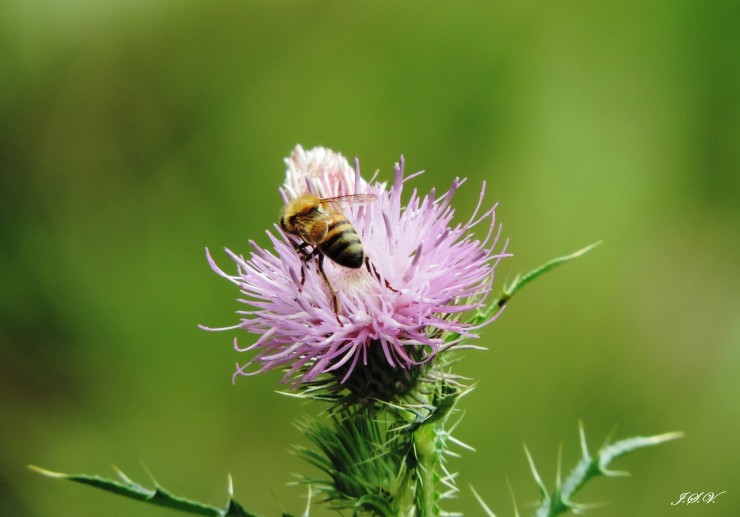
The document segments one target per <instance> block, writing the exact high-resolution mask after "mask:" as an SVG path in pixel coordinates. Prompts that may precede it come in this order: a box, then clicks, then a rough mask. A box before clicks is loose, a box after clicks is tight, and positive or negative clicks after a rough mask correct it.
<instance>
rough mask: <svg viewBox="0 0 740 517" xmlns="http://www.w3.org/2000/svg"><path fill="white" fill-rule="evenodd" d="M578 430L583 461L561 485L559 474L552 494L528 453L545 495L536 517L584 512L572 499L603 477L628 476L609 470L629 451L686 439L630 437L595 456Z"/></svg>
mask: <svg viewBox="0 0 740 517" xmlns="http://www.w3.org/2000/svg"><path fill="white" fill-rule="evenodd" d="M579 430H580V435H581V453H582V457H581V460H580V461H579V462H578V464H577V465H576V466H575V467H574V468H573V470H572V471H571V473H570V474H569V475H568V477H567V478H566V479H565V481H563V482H562V483H561V482H560V472H559V471H558V475H557V482H556V486H555V489H554V490H553V491H552V493H548V491H547V489H546V488H545V485H544V483H543V482H542V479H541V478H540V475H539V474H538V473H537V469H536V468H535V466H534V460H533V459H532V456H531V455H530V454H529V451H527V458H528V459H529V464H530V468H531V469H532V474H533V475H534V478H535V480H536V482H537V485H538V486H539V488H540V492H541V494H542V503H541V504H540V506H539V507H538V508H537V511H536V512H535V517H555V516H556V515H560V514H563V513H567V512H570V511H572V512H574V513H579V512H580V511H583V510H585V509H586V506H585V505H580V504H577V503H574V502H573V496H574V495H575V494H576V492H578V490H580V489H581V488H582V487H583V486H584V485H585V484H586V483H587V482H588V481H589V480H591V479H593V478H594V477H597V476H600V475H605V476H620V475H622V476H623V475H627V474H626V473H625V472H618V471H610V470H608V469H607V467H608V466H609V464H610V463H611V462H612V461H614V460H615V459H617V458H618V457H620V456H622V455H623V454H626V453H628V452H631V451H634V450H637V449H641V448H643V447H650V446H653V445H658V444H661V443H663V442H667V441H670V440H675V439H677V438H681V437H682V436H683V434H682V433H666V434H661V435H656V436H647V437H644V436H637V437H634V438H627V439H625V440H620V441H618V442H616V443H613V444H611V445H607V446H605V447H603V448H602V449H601V450H600V451H599V452H598V453H597V454H596V456H594V457H592V456H591V455H590V454H589V452H588V447H587V445H586V435H585V432H584V431H583V426H581V427H580V429H579ZM525 450H526V449H525ZM558 470H559V469H558Z"/></svg>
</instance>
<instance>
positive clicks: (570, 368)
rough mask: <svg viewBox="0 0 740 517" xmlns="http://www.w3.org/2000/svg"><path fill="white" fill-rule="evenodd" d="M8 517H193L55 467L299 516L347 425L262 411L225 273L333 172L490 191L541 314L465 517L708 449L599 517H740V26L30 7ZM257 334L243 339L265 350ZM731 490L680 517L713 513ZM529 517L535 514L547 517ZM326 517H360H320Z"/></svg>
mask: <svg viewBox="0 0 740 517" xmlns="http://www.w3.org/2000/svg"><path fill="white" fill-rule="evenodd" d="M0 12H1V15H0V116H1V117H2V119H1V120H0V131H1V133H2V145H1V146H0V159H1V164H2V180H1V181H2V184H1V186H2V199H1V206H0V224H1V225H2V235H1V236H0V238H1V239H2V245H1V246H0V260H1V262H0V266H1V267H0V281H1V284H2V292H3V296H2V303H3V307H2V331H1V333H0V346H2V362H1V363H0V364H1V365H2V372H1V375H0V387H1V389H2V392H1V400H2V415H0V430H1V431H2V435H1V436H2V443H1V444H0V467H1V468H2V470H1V471H0V514H1V515H29V516H98V515H102V514H105V515H107V516H114V517H115V516H128V515H142V516H153V517H155V516H160V515H161V516H164V515H174V513H172V512H171V511H170V510H163V509H157V508H149V507H146V506H144V505H141V504H140V503H136V502H130V501H127V500H124V499H119V498H116V497H115V496H113V495H109V494H106V493H103V492H98V491H96V490H94V489H91V488H86V487H81V486H75V485H72V484H68V483H62V482H55V481H51V480H49V479H46V478H43V477H41V476H39V475H37V474H34V473H32V472H30V471H28V470H27V469H26V464H28V463H33V464H37V465H41V466H44V467H47V468H50V469H54V470H61V471H67V472H87V473H100V474H106V475H108V474H109V473H111V470H110V464H111V463H115V464H116V465H117V466H119V467H120V468H121V469H123V470H124V471H125V472H127V473H128V474H129V475H130V476H132V477H133V478H134V479H136V480H139V481H142V482H146V481H147V480H148V479H149V477H148V474H147V470H148V471H151V473H152V475H153V476H154V477H155V478H156V479H157V481H159V482H160V483H161V484H162V485H163V486H165V487H168V488H170V489H172V490H173V491H175V492H176V493H178V494H182V495H187V496H189V497H193V498H196V499H199V500H205V501H207V502H211V503H214V504H221V503H222V502H223V501H224V500H225V497H226V496H225V490H226V479H227V474H228V473H231V474H232V476H233V478H234V484H235V491H236V496H237V497H238V499H240V500H241V501H242V502H243V504H244V505H245V506H246V507H247V508H248V509H250V510H251V511H254V512H257V513H260V514H263V515H265V516H269V515H278V512H279V511H280V510H286V511H291V512H295V513H298V512H300V511H301V509H302V508H303V505H304V498H305V491H304V490H303V489H302V488H297V487H290V486H287V485H286V483H287V482H289V481H291V480H292V479H293V477H292V473H306V472H313V471H312V470H311V468H310V467H309V466H307V465H303V464H302V463H301V462H300V461H299V460H298V459H297V458H296V457H295V456H293V455H292V454H291V453H290V452H289V448H290V446H291V444H294V443H303V441H302V437H301V436H300V434H299V433H298V431H297V430H296V429H295V428H294V427H293V422H294V421H295V420H296V419H297V418H299V417H301V416H303V415H311V414H315V413H316V412H317V411H318V410H319V409H320V408H319V407H316V406H311V405H302V404H300V403H298V402H297V401H295V400H293V399H290V398H287V397H284V396H281V395H278V394H276V393H275V391H276V390H277V389H279V388H280V386H279V385H278V381H279V377H280V376H279V374H277V373H276V374H270V375H264V376H261V377H260V378H250V379H246V378H241V379H239V380H238V382H237V383H236V385H235V386H234V385H232V384H231V374H232V372H233V365H234V363H235V362H236V361H242V362H243V361H244V360H245V359H246V358H245V356H244V355H242V354H237V353H236V352H234V351H233V350H232V348H231V339H232V338H233V336H234V335H235V334H234V333H206V332H203V331H200V330H198V329H197V328H196V325H197V324H198V323H203V324H207V325H211V326H227V325H231V324H232V323H234V322H235V320H236V317H235V315H234V311H235V310H237V308H238V307H239V305H238V304H237V303H236V301H235V299H236V297H237V292H236V290H235V289H234V288H233V286H231V285H230V284H228V283H227V282H226V281H224V280H223V279H220V278H218V277H217V276H216V275H215V274H213V273H212V272H211V271H210V269H209V268H208V265H207V264H206V261H205V257H204V248H205V247H206V246H208V247H210V248H211V249H213V250H215V252H216V253H215V254H216V256H217V257H219V258H220V261H221V263H223V264H224V265H225V266H226V265H227V261H226V260H225V257H224V256H223V255H222V254H221V252H220V249H221V248H222V247H229V248H231V249H234V250H238V251H245V252H246V251H247V250H248V245H247V239H250V238H251V239H255V240H256V241H258V242H259V243H262V244H265V243H266V242H267V239H266V237H265V234H264V230H265V229H266V228H270V227H271V226H272V224H273V223H274V222H275V221H276V214H277V212H278V210H279V203H280V201H279V197H278V195H277V192H276V188H277V186H278V185H279V184H280V182H281V181H282V178H283V171H284V165H283V162H282V160H283V158H284V157H285V156H286V155H287V154H288V153H289V152H290V150H291V149H292V148H293V146H294V145H295V144H297V143H301V144H303V145H304V146H305V147H307V148H308V147H312V146H314V145H325V146H328V147H331V148H333V149H335V150H337V151H340V152H342V153H344V154H345V155H346V156H348V157H349V158H350V159H351V158H353V157H354V156H359V157H360V158H361V160H362V166H363V170H364V171H365V172H366V173H368V174H367V175H369V173H371V172H372V171H374V170H375V169H380V171H381V172H380V179H381V180H387V179H390V178H391V174H392V166H393V163H394V162H395V161H396V160H397V159H398V157H399V155H400V154H401V153H403V154H404V155H405V156H406V159H407V164H408V170H409V171H412V170H418V169H425V170H427V171H428V172H427V174H425V175H423V176H422V177H421V178H419V179H417V180H415V184H416V186H418V187H419V188H421V189H422V190H428V189H430V188H432V187H437V188H440V189H444V188H446V187H447V186H448V185H449V183H450V182H451V181H452V179H453V178H454V177H455V176H467V177H468V178H469V180H470V181H469V183H468V184H467V185H466V186H465V187H464V188H463V189H462V190H461V191H460V192H459V195H458V197H457V199H456V203H457V206H458V207H459V217H460V218H461V219H462V218H463V217H466V216H467V215H469V213H470V210H471V205H472V204H474V201H475V200H476V199H477V194H478V190H479V185H480V183H481V182H482V181H483V180H486V181H487V182H488V184H489V196H488V199H489V201H490V202H491V203H493V202H494V201H499V202H500V208H499V210H498V218H499V221H500V222H502V223H503V225H504V235H505V236H506V237H508V238H509V239H510V240H511V244H510V248H509V249H510V250H511V251H512V252H513V253H514V254H515V257H514V258H512V259H509V260H506V261H505V262H503V263H502V264H501V265H500V267H499V269H498V270H497V285H498V287H501V286H502V285H503V282H504V281H505V280H506V279H511V278H512V277H513V276H514V274H516V273H517V272H520V271H523V270H527V269H529V268H532V267H534V266H536V265H538V264H540V263H542V262H544V261H546V260H547V259H549V258H552V257H554V256H558V255H561V254H564V253H566V252H570V251H573V250H575V249H578V248H580V247H582V246H584V245H586V244H589V243H591V242H594V241H596V240H603V241H604V243H603V245H602V246H601V247H599V248H598V249H597V250H596V251H594V252H593V253H592V254H590V255H589V256H587V257H585V258H583V259H580V260H579V261H578V262H576V263H574V264H570V265H568V266H565V267H564V268H563V269H561V270H558V271H557V272H555V273H553V274H551V275H548V276H547V277H545V278H544V279H542V280H540V281H538V282H537V283H535V284H533V285H532V286H531V287H527V289H525V290H524V291H523V292H522V293H521V294H520V295H517V297H516V298H515V299H514V301H513V303H512V304H511V305H510V306H509V307H508V309H507V310H506V311H505V313H504V315H503V316H502V317H501V318H500V319H499V320H498V321H497V322H496V323H495V324H493V325H492V326H490V327H488V328H487V329H486V330H485V331H484V332H483V333H482V336H481V340H480V343H479V344H482V345H485V346H487V347H489V350H488V351H487V352H474V353H473V352H470V353H468V354H467V356H466V358H465V359H466V360H465V361H463V362H462V363H461V364H460V366H459V371H460V373H463V374H466V375H469V376H470V377H472V378H473V379H478V380H479V381H480V382H479V386H478V389H477V390H476V391H475V392H474V393H473V394H472V395H471V396H469V397H467V398H466V399H464V400H463V403H462V406H463V409H465V410H466V414H465V418H464V420H463V422H462V423H461V425H460V426H459V427H458V432H457V436H458V437H459V438H460V439H462V440H463V441H465V442H467V443H469V444H470V445H472V446H474V447H475V448H476V449H477V452H476V453H470V452H465V451H460V452H463V455H462V458H461V459H451V461H450V468H451V469H454V470H457V471H460V472H461V476H460V478H459V484H460V486H461V488H462V492H461V494H460V497H459V499H458V500H456V501H454V502H452V503H450V504H448V505H447V508H448V509H450V510H457V511H464V512H465V513H466V514H467V515H482V512H481V510H480V508H479V506H478V505H477V503H476V502H475V500H474V498H473V496H472V495H471V492H470V490H469V488H468V486H469V485H473V486H474V487H475V488H476V490H477V491H478V492H479V493H480V494H481V495H482V496H483V497H484V499H485V500H486V501H487V502H488V504H489V506H491V507H492V509H493V510H494V511H495V512H496V513H497V514H498V515H502V516H503V515H513V509H512V503H511V497H510V494H509V488H508V486H507V480H508V481H509V482H510V483H511V485H512V486H513V489H514V493H515V495H516V498H517V500H518V502H519V503H520V506H522V507H524V505H525V504H526V503H528V502H531V501H534V500H535V499H536V498H537V490H536V488H535V485H534V482H533V481H532V477H531V475H530V473H529V471H528V467H527V464H526V460H525V456H524V453H523V451H522V447H521V444H522V442H526V444H527V445H528V447H529V448H530V450H531V451H532V453H533V455H534V456H535V458H536V459H537V460H538V465H539V466H540V469H541V473H542V475H543V476H544V477H545V478H546V479H547V480H548V482H550V483H551V482H552V479H553V478H554V473H555V465H556V457H557V450H558V447H559V446H560V444H561V443H563V444H564V451H565V452H564V459H565V464H566V465H571V464H572V463H573V462H574V461H575V460H576V458H577V454H578V452H577V422H578V419H583V420H584V422H585V427H586V430H587V434H588V436H590V437H591V440H592V445H593V446H594V447H597V446H599V445H600V444H601V443H602V440H603V439H604V438H605V437H606V436H607V435H608V433H609V432H610V431H612V430H614V429H615V428H616V435H615V436H616V437H626V436H630V435H634V434H653V433H660V432H666V431H674V430H682V431H684V432H686V435H687V436H686V438H685V439H683V440H681V441H679V442H673V443H670V444H668V445H663V446H661V447H659V448H655V449H652V450H646V451H642V452H639V453H636V454H634V455H632V456H629V457H627V458H624V459H622V460H620V461H619V463H618V464H617V465H616V466H617V467H619V468H624V469H627V470H630V471H632V472H633V476H632V477H631V478H628V479H618V480H609V481H605V480H596V481H594V482H592V483H591V484H590V485H589V486H588V487H587V488H586V489H585V491H584V492H583V493H582V494H581V496H580V498H579V500H580V501H583V502H603V503H606V506H604V507H602V508H597V509H594V510H593V511H592V512H591V513H590V514H591V515H594V516H600V517H610V516H623V515H649V516H656V515H661V516H662V515H670V516H674V515H675V516H678V515H702V516H704V515H712V516H713V515H727V516H729V515H739V514H740V495H739V492H738V489H740V486H739V485H738V483H737V473H736V471H737V460H738V458H740V441H738V438H737V437H738V433H739V432H740V412H739V411H738V400H740V382H739V381H738V375H737V369H738V366H739V365H740V347H739V346H738V345H740V318H738V316H739V315H740V297H739V296H738V292H739V288H740V276H739V275H738V265H740V225H738V216H739V215H740V204H739V203H738V201H740V145H738V144H740V73H739V71H740V30H738V27H739V26H740V24H739V23H738V22H739V21H740V20H739V18H740V17H739V16H738V11H737V3H736V2H734V1H726V2H720V1H718V2H699V1H682V0H679V1H667V0H666V1H649V2H644V1H633V0H627V1H626V2H619V3H615V2H605V1H586V0H582V1H567V2H557V3H555V2H553V3H550V2H531V1H530V2H519V1H504V2H501V1H500V2H485V1H475V2H465V3H462V2H459V3H454V4H453V3H452V2H449V3H445V4H443V3H437V4H432V3H431V2H421V1H407V2H396V3H392V2H279V1H276V2H250V3H246V2H194V1H179V2H175V1H166V0H160V1H151V0H149V1H146V2H144V1H140V0H134V1H131V2H93V1H81V0H78V1H66V2H61V1H56V2H55V1H43V0H39V1H20V0H15V1H9V2H4V3H3V5H2V7H0ZM249 339H251V338H250V337H249V336H243V337H242V343H245V342H248V340H249ZM723 490H726V491H727V493H726V494H724V495H722V496H720V497H719V498H718V499H717V501H716V502H715V503H714V504H712V505H708V506H707V505H701V506H699V505H694V506H692V507H673V506H671V505H670V502H671V501H675V500H676V499H677V498H678V496H679V494H681V493H682V492H686V491H697V492H700V491H714V492H721V491H723ZM528 513H529V510H528V509H527V508H523V515H527V514H528ZM313 515H318V516H321V515H328V512H326V511H324V510H317V511H315V513H313Z"/></svg>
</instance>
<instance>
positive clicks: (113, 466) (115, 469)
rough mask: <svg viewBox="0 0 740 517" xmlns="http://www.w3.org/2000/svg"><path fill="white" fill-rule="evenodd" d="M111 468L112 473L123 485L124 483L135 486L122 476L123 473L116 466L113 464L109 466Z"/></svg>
mask: <svg viewBox="0 0 740 517" xmlns="http://www.w3.org/2000/svg"><path fill="white" fill-rule="evenodd" d="M111 468H112V469H113V472H115V473H116V476H118V477H119V478H121V480H122V481H123V482H124V483H126V484H127V485H135V484H136V483H134V482H133V481H131V479H130V478H129V477H128V476H127V475H126V474H124V473H123V471H122V470H121V469H119V468H118V466H116V465H115V464H111Z"/></svg>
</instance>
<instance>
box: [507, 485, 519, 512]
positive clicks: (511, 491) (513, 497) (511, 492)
mask: <svg viewBox="0 0 740 517" xmlns="http://www.w3.org/2000/svg"><path fill="white" fill-rule="evenodd" d="M506 484H507V485H508V486H509V494H511V503H512V504H513V505H514V517H520V516H519V508H517V504H516V497H515V496H514V487H512V486H511V480H510V479H509V478H508V477H507V478H506Z"/></svg>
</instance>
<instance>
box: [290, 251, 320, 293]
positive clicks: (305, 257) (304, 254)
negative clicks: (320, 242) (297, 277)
mask: <svg viewBox="0 0 740 517" xmlns="http://www.w3.org/2000/svg"><path fill="white" fill-rule="evenodd" d="M293 244H294V246H295V250H296V251H297V252H298V253H299V254H300V255H301V261H302V264H301V287H303V285H304V284H305V283H306V268H307V267H308V261H309V260H311V259H312V258H313V257H315V256H316V255H317V254H318V253H319V252H318V247H315V248H314V249H313V250H312V251H307V250H306V247H307V246H310V244H308V243H307V242H301V243H295V242H294V243H293Z"/></svg>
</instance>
